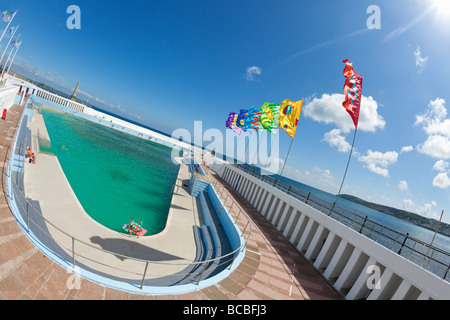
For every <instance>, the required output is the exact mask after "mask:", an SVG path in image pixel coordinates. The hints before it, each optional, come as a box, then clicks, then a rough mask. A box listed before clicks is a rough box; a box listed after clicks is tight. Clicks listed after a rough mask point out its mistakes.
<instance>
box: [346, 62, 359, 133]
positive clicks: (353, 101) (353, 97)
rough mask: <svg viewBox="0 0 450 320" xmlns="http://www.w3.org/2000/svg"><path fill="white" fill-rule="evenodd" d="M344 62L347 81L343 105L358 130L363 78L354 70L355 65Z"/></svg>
mask: <svg viewBox="0 0 450 320" xmlns="http://www.w3.org/2000/svg"><path fill="white" fill-rule="evenodd" d="M343 62H344V63H345V64H346V65H345V68H344V77H345V78H346V80H345V85H344V93H345V100H344V102H343V103H342V105H343V106H344V108H345V109H346V110H347V112H348V113H349V115H350V116H351V117H352V120H353V123H354V124H355V128H358V120H359V109H360V107H361V96H362V95H361V93H362V82H363V77H362V76H360V75H359V74H357V73H356V72H355V71H354V70H353V64H352V63H350V62H349V60H348V59H346V60H344V61H343Z"/></svg>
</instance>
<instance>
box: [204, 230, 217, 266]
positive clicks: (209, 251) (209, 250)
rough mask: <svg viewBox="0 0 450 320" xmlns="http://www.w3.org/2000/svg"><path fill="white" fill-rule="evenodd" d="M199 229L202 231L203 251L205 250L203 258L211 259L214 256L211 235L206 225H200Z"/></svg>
mask: <svg viewBox="0 0 450 320" xmlns="http://www.w3.org/2000/svg"><path fill="white" fill-rule="evenodd" d="M201 231H202V237H203V242H204V245H205V251H206V255H205V260H211V259H213V258H214V257H215V252H214V251H215V250H214V245H213V241H212V237H211V231H210V228H209V227H208V226H205V225H203V226H202V227H201Z"/></svg>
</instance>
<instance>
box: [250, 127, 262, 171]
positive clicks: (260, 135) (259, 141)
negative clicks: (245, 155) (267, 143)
mask: <svg viewBox="0 0 450 320" xmlns="http://www.w3.org/2000/svg"><path fill="white" fill-rule="evenodd" d="M263 134H264V132H263V133H261V134H259V139H258V146H257V147H256V153H255V155H254V156H253V161H252V163H253V164H254V163H255V158H256V155H257V154H258V152H259V145H260V144H261V137H262V135H263Z"/></svg>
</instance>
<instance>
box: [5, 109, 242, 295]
mask: <svg viewBox="0 0 450 320" xmlns="http://www.w3.org/2000/svg"><path fill="white" fill-rule="evenodd" d="M24 111H25V109H24ZM23 115H24V112H23V113H22V116H21V119H20V121H19V128H20V127H21V124H22V122H23V120H24V116H23ZM17 139H18V134H17V133H16V136H15V138H14V142H13V147H12V149H11V151H10V159H9V161H8V164H7V170H6V183H7V192H8V195H7V198H8V203H9V206H10V209H11V212H12V213H13V215H14V218H15V219H16V222H17V223H18V225H19V227H20V229H21V230H22V232H23V233H24V234H25V236H26V237H27V238H28V239H29V240H30V242H31V243H32V244H33V245H34V246H35V247H36V248H37V249H38V250H39V251H41V252H42V253H43V254H44V255H45V256H46V257H48V258H49V259H51V260H52V261H53V262H55V263H56V264H58V265H59V266H61V267H63V268H64V269H66V270H67V272H68V274H69V273H72V274H75V275H78V276H80V277H81V278H84V279H86V280H89V281H92V282H94V283H97V284H100V285H103V286H106V287H109V288H112V289H116V290H121V291H126V292H130V293H134V294H149V295H174V294H183V293H189V292H194V291H197V290H201V289H203V288H206V287H209V286H211V285H214V284H217V283H218V282H220V281H222V280H223V279H225V278H227V277H228V276H229V275H230V274H231V273H232V272H233V271H234V270H235V269H236V268H237V267H238V266H239V264H240V263H241V262H242V260H243V259H244V256H245V252H246V251H245V246H244V247H243V249H242V250H239V253H238V255H237V256H236V257H235V259H234V261H233V263H232V265H231V268H226V269H225V270H223V271H221V272H220V273H219V274H217V275H215V276H213V277H210V278H207V279H204V280H202V281H200V283H198V284H193V283H192V284H184V285H172V286H146V285H144V286H143V287H142V289H141V288H140V287H139V286H136V285H135V284H132V283H129V282H124V281H117V280H113V279H110V278H107V277H104V276H101V275H98V274H95V273H93V272H91V271H88V270H85V269H83V268H80V267H75V268H74V267H73V265H72V262H71V261H68V260H67V259H64V258H62V257H61V256H59V255H58V254H56V253H55V252H53V251H52V250H51V249H49V248H48V247H47V246H46V245H45V244H44V243H43V242H42V241H41V240H40V239H39V238H37V237H36V236H35V234H33V233H32V232H28V228H27V224H26V222H25V221H24V219H23V217H22V215H21V213H20V211H19V209H18V206H17V203H16V199H15V197H14V193H13V190H12V181H11V174H12V167H11V166H12V161H11V159H12V157H13V156H14V154H15V151H14V150H15V149H16V145H17ZM172 196H173V195H172ZM234 225H235V228H236V229H237V230H236V231H237V232H238V233H239V228H238V227H237V225H236V224H235V223H234ZM241 243H243V242H241Z"/></svg>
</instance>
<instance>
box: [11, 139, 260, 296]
mask: <svg viewBox="0 0 450 320" xmlns="http://www.w3.org/2000/svg"><path fill="white" fill-rule="evenodd" d="M17 133H18V131H17V130H16V132H15V134H14V139H13V141H15V140H16V137H17ZM14 154H15V150H11V152H10V155H9V158H8V169H9V172H10V175H9V177H10V181H11V182H12V183H13V186H11V190H12V193H13V194H14V198H12V197H11V195H9V198H10V199H15V198H16V197H17V199H18V198H19V197H20V198H21V200H22V201H24V202H25V204H26V208H24V207H23V204H22V202H21V201H16V204H20V206H21V207H22V210H25V211H26V215H27V217H26V218H27V221H26V223H27V226H26V227H27V232H29V233H30V222H33V223H34V225H35V226H37V227H38V228H39V229H40V231H41V232H43V233H45V234H46V235H47V236H49V237H50V238H51V239H52V240H53V241H54V243H56V244H57V245H58V246H60V247H61V248H62V249H64V250H65V251H67V252H70V253H71V254H72V265H73V267H75V266H76V259H75V257H76V256H77V257H83V258H85V259H89V260H90V261H93V262H95V263H99V264H101V265H104V266H108V267H110V268H112V269H115V270H119V271H122V272H128V273H132V274H135V275H139V276H142V282H141V289H142V288H143V284H144V281H145V278H146V272H147V268H148V265H149V264H156V265H172V266H174V265H185V266H186V267H189V266H195V265H202V264H204V265H205V268H204V269H203V271H202V272H201V273H200V272H199V273H197V272H190V273H186V274H183V273H177V274H174V275H164V276H175V275H176V276H180V275H181V276H191V275H200V277H199V279H198V280H197V281H196V282H197V285H198V284H199V283H200V281H201V280H203V279H202V277H203V273H204V272H205V270H206V268H207V266H208V265H211V264H213V263H214V262H216V261H219V260H223V259H225V258H227V260H225V261H224V262H222V263H220V264H219V265H216V266H215V267H216V268H217V267H219V266H221V265H223V264H227V263H229V262H230V261H231V264H230V265H229V267H228V268H229V269H231V266H232V265H233V262H234V260H235V259H236V257H237V256H238V253H239V252H241V251H243V250H244V249H245V248H246V246H247V242H248V240H249V239H250V236H251V234H252V226H251V223H250V219H249V217H248V215H247V213H245V212H244V217H245V218H246V219H247V224H246V227H245V228H244V230H243V231H242V230H241V232H242V234H241V237H243V238H244V242H243V243H242V244H241V245H240V246H239V247H238V248H237V249H235V250H233V251H232V252H230V253H228V254H226V255H223V256H220V257H217V258H214V259H209V260H204V261H190V262H188V263H174V262H170V263H168V262H160V261H152V260H145V259H139V258H134V257H129V256H126V255H122V254H120V253H115V252H111V251H108V250H105V249H102V248H98V247H95V246H93V245H91V244H90V243H87V242H85V241H82V240H80V239H77V238H75V237H74V236H72V235H70V234H69V233H67V232H65V231H64V230H62V229H61V228H59V227H57V226H56V225H54V224H53V223H52V222H51V221H49V220H48V219H46V218H45V217H44V216H43V215H42V214H41V213H40V212H39V211H38V210H37V209H36V208H35V207H34V206H33V205H32V204H31V203H30V202H29V201H28V199H27V198H26V195H25V194H24V193H23V191H22V190H21V189H20V188H19V186H18V185H17V181H16V179H15V177H14V175H13V174H12V171H13V170H12V161H11V158H12V157H14ZM234 204H235V201H234V200H233V203H232V205H231V206H230V210H229V213H230V215H232V213H231V208H232V207H233V205H234ZM224 206H225V203H224ZM30 208H31V209H32V210H33V211H34V212H35V213H36V214H37V215H38V217H40V218H41V219H42V221H44V222H45V223H46V224H48V225H50V226H52V227H53V228H54V229H55V230H57V231H59V232H61V233H62V234H63V235H65V236H66V237H67V238H68V239H71V243H72V247H71V248H68V247H67V246H64V245H63V244H62V243H61V242H60V241H57V240H56V239H54V238H53V237H52V236H51V235H50V234H49V233H47V232H46V231H45V230H43V229H42V228H40V227H39V224H38V223H37V221H33V219H31V218H30V215H29V209H30ZM19 214H20V213H19ZM238 221H239V216H238V219H236V220H235V223H236V225H237V223H238ZM249 225H250V229H249V234H248V236H247V238H246V239H245V237H244V234H245V232H246V231H247V227H248V226H249ZM237 226H238V225H237ZM238 227H239V226H238ZM76 242H78V243H80V244H83V245H86V246H88V247H89V248H92V249H95V250H98V251H101V252H104V253H106V254H110V255H114V256H116V257H118V256H119V257H122V258H125V259H129V260H134V261H136V262H140V263H145V270H144V272H143V273H135V272H130V271H129V270H124V269H120V268H116V267H113V266H111V265H106V264H104V263H102V262H99V261H96V260H95V259H90V258H88V257H84V256H83V255H81V254H77V253H76V248H75V247H76V246H75V243H76ZM230 256H231V257H230ZM228 257H230V258H229V259H228ZM156 276H162V275H156Z"/></svg>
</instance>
